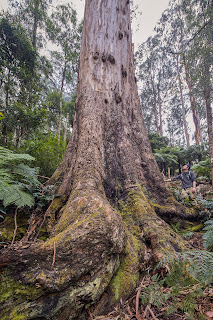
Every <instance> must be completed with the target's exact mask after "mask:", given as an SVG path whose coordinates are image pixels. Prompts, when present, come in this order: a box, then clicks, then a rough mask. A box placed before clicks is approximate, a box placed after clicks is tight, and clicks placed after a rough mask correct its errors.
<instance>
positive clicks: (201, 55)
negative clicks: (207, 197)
mask: <svg viewBox="0 0 213 320" xmlns="http://www.w3.org/2000/svg"><path fill="white" fill-rule="evenodd" d="M184 5H185V8H186V13H187V16H186V17H187V24H188V27H189V28H190V30H191V32H192V33H193V35H194V36H193V37H192V39H191V41H190V54H191V61H192V63H191V64H192V65H193V66H194V68H192V71H193V76H194V81H195V82H196V92H197V94H198V95H199V96H200V97H202V100H203V101H202V102H203V103H202V102H201V105H202V104H204V105H205V110H206V122H207V128H208V140H209V153H210V158H211V174H212V176H213V128H212V121H213V118H212V108H211V102H212V97H213V96H212V76H213V73H212V65H213V50H212V43H213V39H212V33H213V3H212V1H207V0H200V1H192V3H189V2H188V1H185V2H184ZM193 16H194V17H195V19H192V17H193ZM212 181H213V179H212Z"/></svg>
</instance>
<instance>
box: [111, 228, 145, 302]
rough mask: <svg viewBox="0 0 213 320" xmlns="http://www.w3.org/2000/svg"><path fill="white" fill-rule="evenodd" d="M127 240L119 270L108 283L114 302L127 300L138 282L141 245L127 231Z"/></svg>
mask: <svg viewBox="0 0 213 320" xmlns="http://www.w3.org/2000/svg"><path fill="white" fill-rule="evenodd" d="M127 234H128V240H127V245H126V248H125V252H124V257H123V259H122V261H121V264H120V266H119V269H118V271H117V273H116V275H115V277H114V278H113V279H112V281H111V283H110V287H111V288H112V289H111V291H112V293H113V298H112V299H113V300H114V302H116V301H119V300H120V299H121V298H122V299H125V298H127V297H128V296H129V295H130V294H131V293H132V292H133V290H134V289H135V288H136V286H137V283H138V281H139V268H138V266H139V261H140V256H141V243H140V241H139V240H137V239H136V238H135V237H134V236H133V235H132V234H131V233H130V232H129V231H128V230H127Z"/></svg>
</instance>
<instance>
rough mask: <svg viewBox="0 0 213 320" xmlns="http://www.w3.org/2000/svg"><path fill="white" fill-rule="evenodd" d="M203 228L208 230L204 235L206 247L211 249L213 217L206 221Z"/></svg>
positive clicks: (212, 243)
mask: <svg viewBox="0 0 213 320" xmlns="http://www.w3.org/2000/svg"><path fill="white" fill-rule="evenodd" d="M204 224H205V227H204V228H203V230H205V231H206V232H205V233H204V235H203V240H204V241H203V245H204V248H206V249H209V250H211V249H212V248H213V219H211V220H208V221H206V222H205V223H204Z"/></svg>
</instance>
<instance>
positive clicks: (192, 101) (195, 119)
mask: <svg viewBox="0 0 213 320" xmlns="http://www.w3.org/2000/svg"><path fill="white" fill-rule="evenodd" d="M183 64H184V68H185V76H186V83H187V86H188V89H189V99H190V104H191V110H192V117H193V122H194V125H195V143H196V145H200V126H199V119H198V113H197V109H196V105H195V98H194V95H193V92H192V84H191V78H190V75H189V72H188V68H187V64H186V57H185V54H184V53H183Z"/></svg>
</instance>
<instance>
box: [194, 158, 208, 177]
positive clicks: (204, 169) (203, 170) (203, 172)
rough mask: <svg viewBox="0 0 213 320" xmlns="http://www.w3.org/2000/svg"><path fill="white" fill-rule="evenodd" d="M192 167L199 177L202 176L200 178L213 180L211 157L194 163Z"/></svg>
mask: <svg viewBox="0 0 213 320" xmlns="http://www.w3.org/2000/svg"><path fill="white" fill-rule="evenodd" d="M191 169H192V170H193V171H194V172H195V174H196V176H197V177H198V179H199V178H200V180H203V179H204V180H207V181H210V180H211V171H210V158H207V159H206V160H204V161H200V162H199V163H196V164H194V165H193V166H192V168H191Z"/></svg>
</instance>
